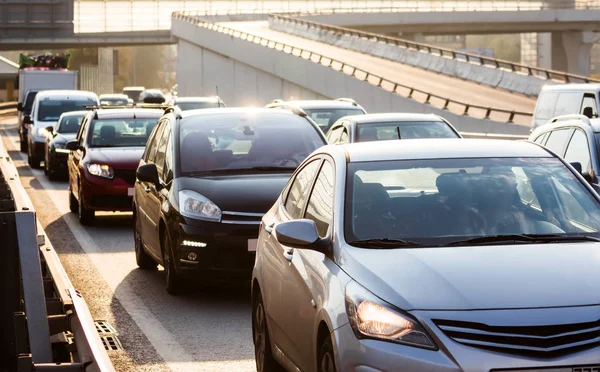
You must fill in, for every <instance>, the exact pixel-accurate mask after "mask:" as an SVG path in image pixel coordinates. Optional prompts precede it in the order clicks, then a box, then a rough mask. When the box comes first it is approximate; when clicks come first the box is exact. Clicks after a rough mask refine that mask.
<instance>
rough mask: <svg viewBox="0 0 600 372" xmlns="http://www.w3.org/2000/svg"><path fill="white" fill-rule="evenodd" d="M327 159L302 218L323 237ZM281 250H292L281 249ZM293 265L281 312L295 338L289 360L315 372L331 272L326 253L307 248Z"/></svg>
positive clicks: (329, 178) (296, 253)
mask: <svg viewBox="0 0 600 372" xmlns="http://www.w3.org/2000/svg"><path fill="white" fill-rule="evenodd" d="M334 169H335V168H334V166H333V164H332V162H331V161H330V160H328V159H326V160H325V161H324V162H323V163H322V166H321V169H320V170H319V173H318V174H317V177H316V179H315V182H314V184H313V187H312V191H311V192H310V193H306V195H310V196H309V198H308V202H307V203H306V207H305V211H304V213H303V218H306V219H310V220H313V221H314V222H315V225H316V227H317V231H318V233H319V236H320V237H321V238H324V237H326V236H327V234H328V233H329V227H330V224H331V220H332V217H333V193H334V183H335V171H334ZM281 249H282V250H284V251H285V250H288V251H289V250H290V248H289V247H286V246H281ZM291 256H292V257H291V265H290V264H288V265H287V266H286V267H285V270H286V271H285V273H284V278H283V280H282V288H281V302H282V304H283V305H284V311H283V312H282V316H283V322H284V324H285V329H286V331H287V332H288V333H289V334H290V335H292V337H291V341H292V342H293V347H292V350H293V354H292V355H290V358H291V359H292V360H294V361H295V363H296V365H297V366H299V367H300V369H301V370H303V371H310V370H313V367H314V362H315V360H316V355H315V351H316V346H315V341H316V338H317V326H318V325H317V309H318V308H319V305H322V304H321V302H322V301H323V299H325V298H326V292H327V290H326V287H327V284H326V280H327V274H326V273H328V272H329V270H328V269H327V267H326V266H325V260H328V258H326V257H325V255H324V254H323V253H320V252H316V251H313V250H308V249H294V250H292V254H291Z"/></svg>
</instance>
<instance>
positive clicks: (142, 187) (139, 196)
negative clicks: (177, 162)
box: [134, 122, 164, 258]
mask: <svg viewBox="0 0 600 372" xmlns="http://www.w3.org/2000/svg"><path fill="white" fill-rule="evenodd" d="M163 128H164V125H163V122H161V123H158V124H157V125H156V127H155V128H154V130H153V132H152V134H151V135H150V138H149V139H148V143H147V145H146V150H145V151H144V155H143V156H142V160H141V161H140V165H143V164H148V163H154V157H155V156H156V149H157V147H158V143H157V142H158V140H159V139H160V134H161V131H162V130H163ZM134 187H135V203H136V208H137V211H136V213H137V218H138V219H139V222H140V224H139V227H140V236H141V237H142V244H144V246H145V247H147V248H148V250H150V248H149V245H150V243H151V236H152V232H151V231H152V229H153V228H154V224H153V223H152V222H151V221H149V218H148V193H149V192H150V188H149V187H150V185H148V183H146V182H140V181H139V180H137V178H136V180H135V186H134ZM158 257H159V258H160V255H159V256H158Z"/></svg>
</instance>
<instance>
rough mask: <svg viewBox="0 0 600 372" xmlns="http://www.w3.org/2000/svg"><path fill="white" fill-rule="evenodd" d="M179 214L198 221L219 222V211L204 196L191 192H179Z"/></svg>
mask: <svg viewBox="0 0 600 372" xmlns="http://www.w3.org/2000/svg"><path fill="white" fill-rule="evenodd" d="M179 213H181V214H182V215H183V216H186V217H189V218H195V219H199V220H206V221H213V222H220V221H221V209H220V208H219V207H217V205H216V204H215V203H213V202H211V201H210V200H208V199H207V198H206V197H205V196H203V195H200V194H198V193H197V192H195V191H192V190H181V191H179Z"/></svg>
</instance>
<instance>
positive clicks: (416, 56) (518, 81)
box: [269, 18, 557, 97]
mask: <svg viewBox="0 0 600 372" xmlns="http://www.w3.org/2000/svg"><path fill="white" fill-rule="evenodd" d="M269 27H271V28H272V29H274V30H277V31H282V32H286V33H289V34H293V35H298V36H302V37H305V38H308V39H312V40H317V41H320V42H324V43H327V44H331V45H335V46H339V47H342V48H346V49H351V50H355V51H359V52H361V53H367V54H372V55H374V56H377V57H381V58H385V59H389V60H392V61H396V62H400V63H404V64H408V65H412V66H416V67H420V68H423V69H425V70H430V71H436V72H439V73H442V74H444V75H450V76H456V77H459V78H461V79H465V80H471V81H475V82H477V83H479V84H485V85H489V86H492V87H496V88H501V89H505V90H508V91H511V92H515V93H521V94H525V95H527V96H532V97H535V96H537V95H538V94H539V92H540V91H541V89H542V87H543V86H544V85H546V84H557V82H554V81H548V80H546V79H541V78H537V77H534V76H528V75H525V74H521V73H517V72H512V71H508V70H503V69H496V68H492V67H487V66H481V65H479V64H475V63H469V62H466V61H462V60H458V59H450V58H446V57H441V56H437V55H434V54H430V53H426V52H420V51H417V50H413V49H406V48H402V47H399V46H396V45H391V44H386V43H385V42H379V41H375V40H370V39H364V38H360V37H355V36H350V35H341V34H337V33H335V32H333V31H326V30H322V29H320V28H310V27H308V26H306V25H302V24H299V23H292V22H286V21H283V20H279V19H273V18H271V19H269Z"/></svg>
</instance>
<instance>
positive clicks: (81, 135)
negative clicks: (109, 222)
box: [66, 108, 164, 224]
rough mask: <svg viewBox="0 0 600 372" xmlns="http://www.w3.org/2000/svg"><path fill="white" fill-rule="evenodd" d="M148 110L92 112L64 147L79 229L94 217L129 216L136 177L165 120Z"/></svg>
mask: <svg viewBox="0 0 600 372" xmlns="http://www.w3.org/2000/svg"><path fill="white" fill-rule="evenodd" d="M163 112H164V111H163V110H159V109H150V108H126V109H107V108H105V109H94V110H91V111H90V112H88V114H87V115H86V116H85V117H84V118H83V120H82V122H81V126H80V128H79V132H77V137H76V138H75V139H74V140H72V141H69V142H68V143H67V146H66V147H67V149H69V150H71V152H70V153H69V160H68V172H69V206H70V208H71V212H73V213H78V214H79V221H80V222H81V223H82V224H90V223H91V222H92V221H93V220H94V216H95V211H130V210H131V206H132V197H133V186H134V183H135V171H136V169H137V167H138V165H139V162H140V159H141V158H142V154H143V153H144V147H145V146H146V142H147V141H148V136H149V135H150V133H151V132H152V129H153V128H154V126H155V125H156V123H157V122H158V119H159V118H160V117H161V115H162V114H163Z"/></svg>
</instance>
